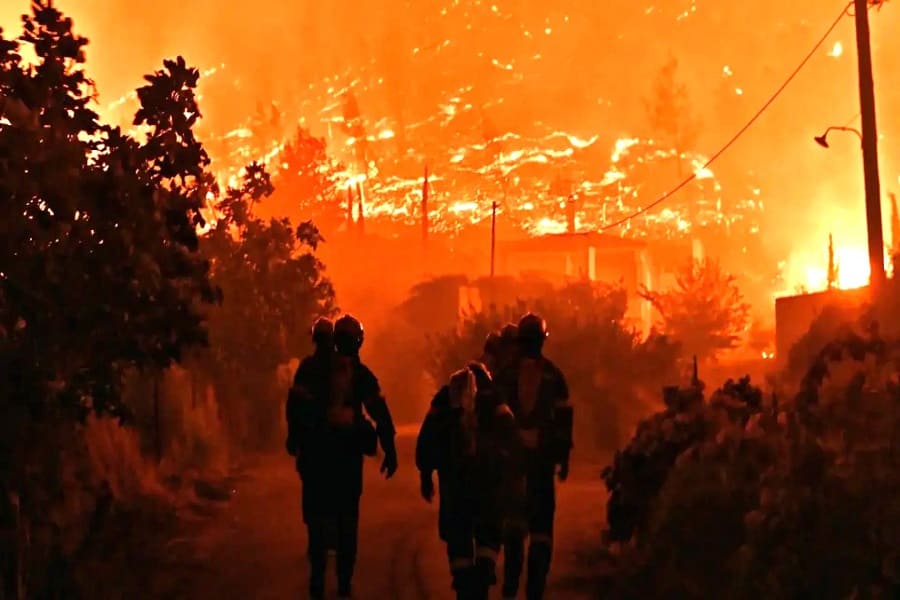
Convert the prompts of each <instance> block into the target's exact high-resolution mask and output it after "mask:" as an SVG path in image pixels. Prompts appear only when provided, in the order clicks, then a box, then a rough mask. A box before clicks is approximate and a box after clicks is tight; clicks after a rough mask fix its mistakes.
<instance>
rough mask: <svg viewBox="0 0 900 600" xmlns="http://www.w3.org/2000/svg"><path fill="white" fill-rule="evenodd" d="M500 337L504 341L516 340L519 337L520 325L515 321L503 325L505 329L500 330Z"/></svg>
mask: <svg viewBox="0 0 900 600" xmlns="http://www.w3.org/2000/svg"><path fill="white" fill-rule="evenodd" d="M500 339H501V340H503V342H504V343H511V342H515V341H516V340H517V339H519V326H518V325H516V324H515V323H507V324H506V325H504V326H503V329H501V330H500Z"/></svg>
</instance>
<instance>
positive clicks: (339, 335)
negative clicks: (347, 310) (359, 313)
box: [334, 315, 363, 355]
mask: <svg viewBox="0 0 900 600" xmlns="http://www.w3.org/2000/svg"><path fill="white" fill-rule="evenodd" d="M362 344H363V326H362V323H360V322H359V320H358V319H357V318H356V317H354V316H352V315H344V316H343V317H341V318H340V319H338V320H337V321H335V323H334V345H335V347H336V348H337V350H338V352H340V353H341V354H347V355H352V354H356V353H357V352H359V349H360V348H361V347H362Z"/></svg>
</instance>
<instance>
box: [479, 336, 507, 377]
mask: <svg viewBox="0 0 900 600" xmlns="http://www.w3.org/2000/svg"><path fill="white" fill-rule="evenodd" d="M502 347H503V342H502V340H501V338H500V334H499V333H498V332H496V331H492V332H490V333H489V334H488V335H487V337H486V338H485V340H484V349H483V350H482V353H481V359H480V360H481V363H482V364H483V365H484V366H486V367H487V369H488V372H490V373H496V372H497V370H498V369H499V367H500V358H501V354H502Z"/></svg>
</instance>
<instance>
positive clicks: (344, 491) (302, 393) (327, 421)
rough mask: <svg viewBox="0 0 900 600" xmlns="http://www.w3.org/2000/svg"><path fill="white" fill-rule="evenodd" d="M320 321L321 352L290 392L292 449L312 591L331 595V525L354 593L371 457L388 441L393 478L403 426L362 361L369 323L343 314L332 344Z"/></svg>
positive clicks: (387, 466) (345, 582) (347, 590)
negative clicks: (366, 465)
mask: <svg viewBox="0 0 900 600" xmlns="http://www.w3.org/2000/svg"><path fill="white" fill-rule="evenodd" d="M317 325H318V326H319V327H318V329H317V327H316V326H314V327H313V336H314V340H320V342H317V350H316V352H315V353H314V354H313V355H312V356H310V357H307V358H306V359H304V360H303V361H302V362H301V364H300V367H298V369H297V374H296V376H295V378H294V386H293V387H292V389H291V392H290V394H289V398H288V410H287V413H288V414H287V417H288V432H289V433H288V451H289V452H290V451H291V450H294V451H295V456H296V459H297V469H298V472H299V473H300V477H301V479H302V482H303V518H304V521H305V522H306V526H307V532H308V537H309V541H308V552H307V554H308V560H309V565H310V581H309V594H310V597H311V598H322V597H324V596H323V595H324V591H325V569H326V563H327V546H328V537H329V536H328V527H329V524H332V523H333V524H334V529H335V538H336V539H335V546H336V554H337V579H338V595H339V596H341V597H349V596H350V594H351V588H352V586H351V583H352V578H353V571H354V567H355V564H356V551H357V540H358V529H359V499H360V496H361V494H362V479H363V475H362V467H363V456H364V455H368V456H373V455H375V453H376V451H377V446H378V444H379V443H380V445H381V448H382V450H383V451H384V461H383V463H382V466H381V471H382V473H384V474H385V476H386V477H388V478H390V477H392V476H393V474H394V473H395V472H396V470H397V451H396V447H395V443H394V435H395V431H394V424H393V421H392V419H391V414H390V411H389V410H388V407H387V403H386V402H385V400H384V397H383V396H382V394H381V390H380V387H379V385H378V380H377V379H376V378H375V375H374V374H372V372H371V371H370V370H369V369H368V368H367V367H366V366H365V365H364V364H363V363H362V362H361V361H360V359H359V349H360V347H361V346H362V343H363V328H362V324H361V323H360V322H359V321H358V320H357V319H355V318H354V317H352V316H350V315H344V316H343V317H341V318H340V319H338V320H337V321H336V322H335V323H334V331H333V335H332V339H333V346H328V347H327V349H325V344H329V343H330V342H329V340H328V331H327V326H326V325H324V324H320V323H319V322H317ZM317 332H318V333H317ZM320 344H321V347H322V348H323V349H322V350H320V349H319V348H320ZM366 415H368V418H367V416H366ZM369 418H371V419H372V420H373V421H374V422H375V426H373V425H372V423H371V422H370V420H369Z"/></svg>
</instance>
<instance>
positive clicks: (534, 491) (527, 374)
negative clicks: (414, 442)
mask: <svg viewBox="0 0 900 600" xmlns="http://www.w3.org/2000/svg"><path fill="white" fill-rule="evenodd" d="M547 335H548V332H547V324H546V322H545V321H544V319H542V318H541V317H540V316H538V315H535V314H533V313H528V314H526V315H525V316H523V317H522V318H521V320H520V321H519V324H518V326H517V330H516V341H517V344H516V346H517V348H516V353H515V355H514V356H513V357H512V358H511V359H510V360H509V361H508V362H507V368H506V369H505V371H504V372H503V373H502V374H501V376H500V381H499V382H498V386H497V388H498V392H499V394H500V397H501V399H502V400H503V401H504V402H505V403H506V404H508V405H509V407H510V408H511V409H512V412H513V413H514V415H515V418H516V423H517V425H518V431H519V438H520V440H521V445H522V456H521V461H522V462H521V465H522V468H521V472H522V473H523V475H522V477H521V478H520V479H519V481H518V485H517V486H515V489H514V491H513V492H512V493H511V494H510V498H509V502H508V505H507V507H506V509H507V514H506V522H505V525H504V534H503V548H504V557H505V563H504V579H503V596H504V597H507V598H513V597H515V596H516V595H517V594H518V590H519V583H520V578H521V574H522V570H523V566H524V563H525V538H526V537H528V538H529V545H528V563H527V566H528V569H527V582H526V597H527V598H529V599H530V600H536V599H539V598H543V595H544V590H545V587H546V582H547V574H548V572H549V570H550V561H551V557H552V551H553V520H554V516H555V511H556V489H555V481H554V477H555V476H556V475H557V474H558V476H559V479H560V481H564V480H565V479H566V478H567V477H568V472H569V454H570V450H571V447H572V407H571V405H570V404H569V391H568V387H567V385H566V381H565V377H564V376H563V374H562V372H561V371H560V370H559V369H558V368H557V367H556V366H555V365H554V364H553V363H552V362H551V361H550V360H549V359H547V358H546V357H545V356H544V355H543V346H544V341H545V340H546V338H547ZM557 470H558V471H557Z"/></svg>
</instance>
